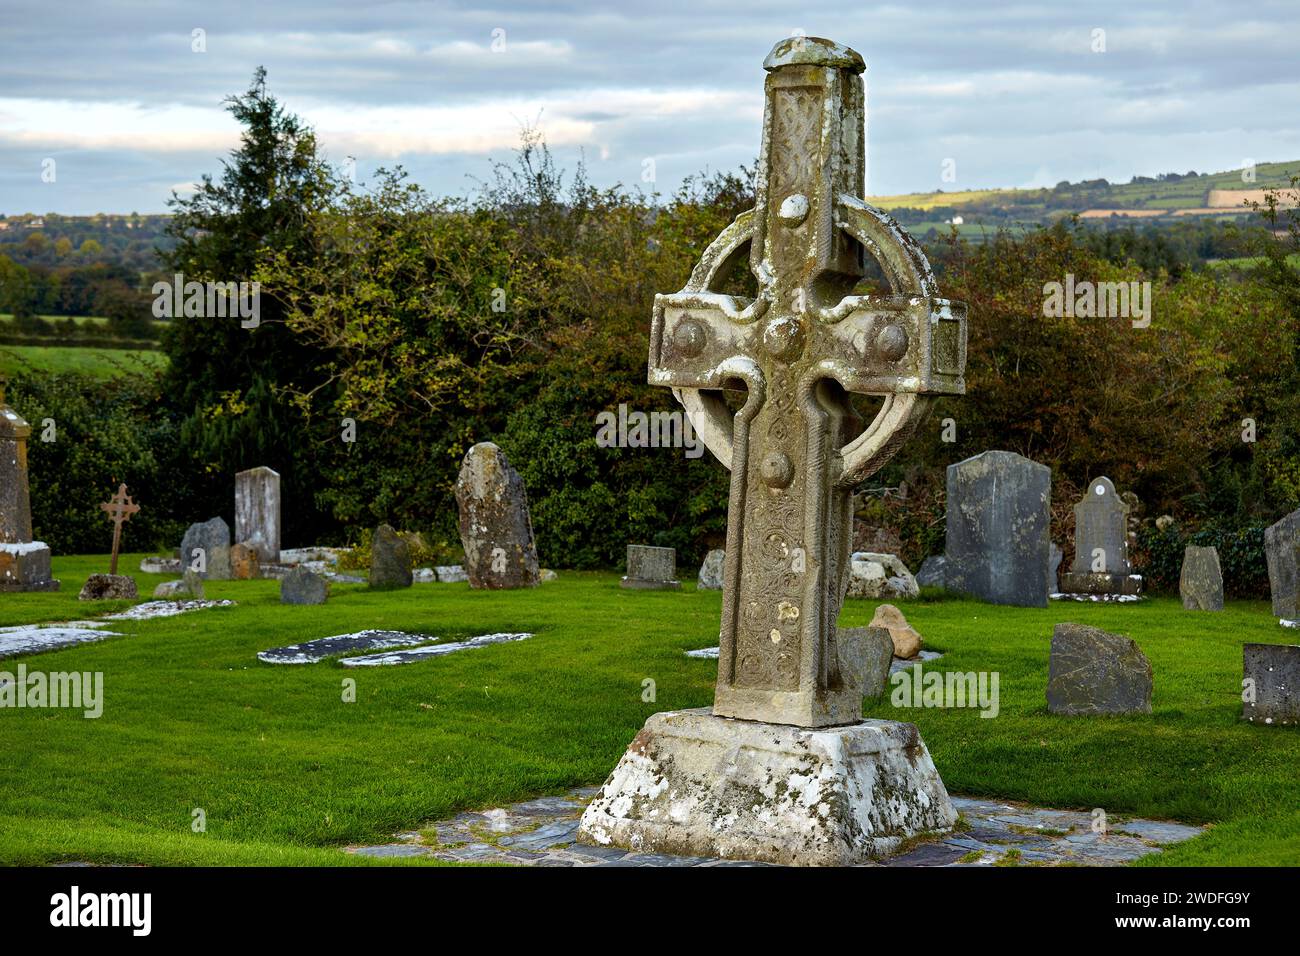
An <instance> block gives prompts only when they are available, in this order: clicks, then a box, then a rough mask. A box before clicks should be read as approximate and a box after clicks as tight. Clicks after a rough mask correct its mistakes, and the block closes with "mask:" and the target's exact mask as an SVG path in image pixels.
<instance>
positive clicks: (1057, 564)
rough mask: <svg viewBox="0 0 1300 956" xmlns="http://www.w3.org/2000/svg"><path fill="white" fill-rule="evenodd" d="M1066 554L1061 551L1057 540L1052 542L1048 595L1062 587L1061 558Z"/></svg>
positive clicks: (1048, 569) (1049, 555)
mask: <svg viewBox="0 0 1300 956" xmlns="http://www.w3.org/2000/svg"><path fill="white" fill-rule="evenodd" d="M1064 557H1065V555H1064V554H1063V553H1062V552H1061V549H1060V547H1059V546H1058V545H1057V543H1056V542H1055V541H1053V542H1052V543H1051V550H1050V551H1048V554H1047V593H1048V595H1049V596H1050V595H1053V594H1056V593H1057V591H1058V590H1059V589H1060V586H1061V581H1060V571H1061V560H1062V559H1063V558H1064Z"/></svg>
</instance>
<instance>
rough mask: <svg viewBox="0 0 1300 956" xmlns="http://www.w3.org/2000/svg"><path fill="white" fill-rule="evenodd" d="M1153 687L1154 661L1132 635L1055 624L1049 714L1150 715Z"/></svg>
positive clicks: (1048, 695)
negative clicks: (1151, 660) (1140, 647)
mask: <svg viewBox="0 0 1300 956" xmlns="http://www.w3.org/2000/svg"><path fill="white" fill-rule="evenodd" d="M1151 686H1152V678H1151V663H1150V662H1149V661H1148V660H1147V658H1146V655H1145V654H1143V653H1142V651H1141V650H1140V649H1139V648H1138V646H1137V644H1136V643H1134V642H1133V641H1132V640H1131V639H1130V638H1127V637H1123V636H1121V635H1119V634H1110V633H1108V632H1106V631H1103V630H1101V629H1100V628H1096V627H1088V626H1087V625H1084V624H1069V623H1066V624H1058V625H1056V628H1055V629H1054V630H1053V632H1052V653H1051V659H1050V661H1049V664H1048V677H1047V709H1048V711H1050V712H1051V713H1053V714H1149V713H1151Z"/></svg>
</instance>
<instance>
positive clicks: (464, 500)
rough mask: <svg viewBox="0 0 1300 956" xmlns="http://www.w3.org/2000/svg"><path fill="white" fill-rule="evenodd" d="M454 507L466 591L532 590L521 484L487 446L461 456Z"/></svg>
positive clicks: (531, 552)
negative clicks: (466, 575)
mask: <svg viewBox="0 0 1300 956" xmlns="http://www.w3.org/2000/svg"><path fill="white" fill-rule="evenodd" d="M456 504H457V505H458V506H459V508H460V542H461V545H462V546H463V547H464V549H465V570H466V572H467V574H468V576H469V586H470V587H471V588H490V589H494V590H496V589H504V588H524V587H534V586H535V585H536V584H537V571H538V565H537V545H536V544H535V543H534V540H533V522H532V518H531V517H530V516H529V514H528V495H527V494H526V493H525V491H524V480H523V479H522V478H520V477H519V472H517V471H515V469H514V468H512V467H511V465H510V461H509V459H507V458H506V455H505V452H503V451H502V450H501V449H500V448H498V447H497V446H496V445H494V444H493V443H492V442H479V443H478V444H477V445H475V446H474V447H472V448H471V449H470V450H469V451H468V452H466V453H465V460H464V462H463V463H462V464H461V467H460V475H459V477H458V478H457V479H456Z"/></svg>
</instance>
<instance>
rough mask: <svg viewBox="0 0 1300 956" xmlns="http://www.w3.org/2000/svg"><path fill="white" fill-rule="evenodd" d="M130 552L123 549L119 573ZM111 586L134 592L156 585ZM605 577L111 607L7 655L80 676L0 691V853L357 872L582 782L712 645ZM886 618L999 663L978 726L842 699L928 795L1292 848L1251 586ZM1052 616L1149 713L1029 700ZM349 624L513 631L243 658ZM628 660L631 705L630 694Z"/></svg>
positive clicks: (71, 579)
mask: <svg viewBox="0 0 1300 956" xmlns="http://www.w3.org/2000/svg"><path fill="white" fill-rule="evenodd" d="M139 557H140V556H138V555H135V556H129V557H124V558H123V568H124V569H133V568H136V567H138V564H139ZM106 564H107V561H106V559H104V558H85V557H74V558H56V559H55V573H56V575H57V576H59V577H61V578H62V579H63V590H62V591H61V592H59V593H57V594H21V595H15V594H5V595H0V626H6V625H11V624H18V623H25V622H29V621H36V620H69V619H77V618H84V617H85V616H87V614H88V613H90V611H91V607H89V606H87V605H85V604H82V603H79V602H78V601H77V600H76V594H77V590H78V589H79V588H80V586H81V583H82V581H83V580H84V579H85V577H86V575H87V574H89V573H90V572H92V571H96V570H105V569H106ZM136 579H137V581H138V582H139V583H140V585H141V592H142V593H143V594H146V595H147V594H148V593H149V592H150V591H151V590H152V588H153V586H154V585H155V584H156V583H157V581H159V580H162V578H160V577H155V576H150V575H142V574H136ZM617 582H618V577H617V575H616V574H613V573H602V574H581V573H576V572H561V578H560V580H559V581H556V582H553V583H548V584H545V585H542V586H541V587H540V588H538V589H535V590H529V591H514V592H476V591H471V590H470V589H469V588H468V586H467V585H464V584H455V585H416V586H415V587H413V588H410V589H407V590H403V591H398V592H387V593H371V592H369V591H368V590H367V589H366V588H365V587H364V586H361V585H351V586H348V585H344V586H339V585H335V586H334V589H333V592H332V595H331V598H330V601H329V603H328V604H327V605H324V606H321V607H283V606H281V605H280V604H279V603H278V599H277V594H278V591H277V585H276V583H275V582H273V581H253V582H241V581H233V582H210V583H209V585H208V594H209V596H210V597H217V598H232V599H234V600H236V601H238V602H239V606H238V607H234V608H225V609H214V610H208V611H201V612H196V613H192V614H187V615H182V616H179V617H175V618H169V619H163V620H157V621H148V622H118V623H117V624H116V625H115V627H114V629H116V630H119V631H121V632H122V633H123V634H124V635H125V636H124V637H120V638H111V639H109V640H106V641H103V642H100V643H97V644H91V645H86V646H82V647H79V648H71V649H67V650H63V651H58V652H55V653H51V654H44V655H38V656H33V657H28V658H25V659H23V662H24V663H26V664H27V666H28V667H30V668H33V669H41V670H46V671H67V670H78V671H101V672H103V674H104V683H105V703H104V713H103V716H102V717H100V718H99V719H98V720H87V719H84V718H83V717H82V716H81V714H80V712H79V711H78V712H71V711H59V710H43V711H42V710H0V778H2V779H3V780H4V785H3V787H0V862H4V863H10V864H13V863H29V864H33V863H44V862H49V861H54V860H69V859H71V860H97V861H118V862H141V863H150V864H217V865H221V864H245V863H261V864H299V863H313V864H319V863H345V864H357V863H362V862H366V861H362V860H358V859H357V858H356V857H352V856H348V855H345V854H343V853H341V852H339V850H338V848H339V847H341V846H343V845H345V844H347V843H351V842H361V841H384V840H387V839H389V838H390V835H391V834H393V833H395V832H397V831H399V830H405V829H411V828H414V827H417V826H419V825H420V824H422V823H425V822H429V821H432V820H435V819H438V818H441V817H445V816H448V815H450V814H453V813H455V812H456V811H458V810H462V809H472V808H484V807H489V806H494V805H500V804H503V803H506V802H509V801H514V800H520V799H524V798H527V797H530V796H536V795H540V794H555V793H560V792H562V791H563V790H565V789H566V788H568V787H572V786H575V785H580V784H596V783H599V782H600V781H601V780H603V779H604V777H605V776H606V774H608V772H609V771H610V769H611V768H612V767H613V766H614V763H615V761H616V760H617V759H618V758H619V756H620V755H621V754H622V753H623V750H624V749H625V748H626V746H627V744H628V742H629V741H630V740H631V739H632V737H633V736H634V735H635V734H636V732H637V730H639V729H640V727H641V725H642V723H643V722H644V720H645V718H646V717H647V716H649V715H650V714H651V713H653V712H655V711H657V710H664V709H672V708H681V707H698V706H703V705H707V704H708V703H709V702H710V699H711V694H712V681H713V677H714V673H715V669H716V664H715V662H712V661H703V660H693V659H688V658H686V657H684V656H683V654H682V652H683V651H685V650H688V649H691V648H696V647H704V646H707V645H710V644H714V643H716V636H717V626H718V613H719V604H720V597H719V595H718V594H717V593H716V592H696V591H695V590H694V588H693V586H692V585H690V584H687V585H686V589H685V590H684V591H683V592H653V591H625V590H622V589H620V588H619V587H618V585H617ZM108 607H109V606H97V607H96V608H95V610H96V611H100V610H107V608H108ZM873 608H874V605H873V603H872V602H863V601H854V602H849V604H848V607H847V610H846V612H845V614H844V621H843V623H845V624H849V625H858V624H865V623H867V622H868V621H869V619H870V617H871V613H872V611H873ZM904 611H905V613H906V614H907V615H908V618H909V620H911V621H912V623H913V624H915V625H916V627H917V628H918V630H920V631H921V633H922V634H923V635H925V637H926V640H927V643H928V645H929V646H930V647H932V648H934V649H938V650H942V651H944V652H945V656H944V658H943V659H942V660H940V661H936V662H934V664H932V665H929V666H931V667H935V666H939V667H942V668H943V669H954V670H962V671H967V670H973V671H979V670H990V671H997V672H999V674H1000V675H1001V676H1000V682H1001V686H1000V690H1001V713H1000V715H999V716H998V717H997V718H995V719H982V718H980V717H979V714H978V711H976V710H973V709H972V710H949V711H943V710H935V709H928V710H907V711H901V710H896V709H894V708H892V707H891V706H890V705H889V703H888V700H887V698H886V699H883V700H880V701H876V702H872V703H870V705H869V707H868V714H869V715H870V716H879V717H891V718H896V719H897V718H902V719H908V720H913V721H915V722H916V723H917V724H918V726H919V727H920V729H921V732H922V734H923V736H924V738H925V741H926V743H927V744H928V745H929V748H930V751H931V753H932V754H933V756H934V760H935V763H936V764H937V765H938V768H939V771H940V773H941V774H942V776H943V779H944V782H945V783H946V784H947V785H948V787H949V789H950V790H952V791H953V792H955V793H963V794H972V795H989V796H998V797H1003V798H1008V799H1015V800H1025V801H1030V802H1033V803H1037V804H1041V805H1046V806H1052V807H1072V808H1078V809H1084V810H1090V809H1092V808H1094V807H1103V808H1105V809H1106V811H1107V812H1108V814H1110V817H1111V820H1112V822H1114V821H1115V820H1116V819H1122V818H1123V817H1124V816H1126V815H1141V816H1145V817H1154V818H1164V819H1178V820H1182V821H1186V822H1193V823H1205V822H1211V823H1214V824H1215V826H1214V827H1213V828H1212V829H1211V831H1210V832H1209V833H1208V834H1207V835H1205V836H1203V837H1200V838H1198V839H1196V840H1194V841H1191V842H1190V843H1188V844H1184V845H1182V846H1181V847H1179V848H1176V849H1174V850H1172V851H1169V852H1166V853H1164V854H1160V855H1158V856H1156V857H1155V858H1154V859H1153V861H1152V862H1154V863H1155V864H1157V865H1159V864H1196V865H1199V864H1228V865H1244V864H1263V863H1272V864H1292V865H1295V864H1300V770H1298V768H1300V731H1297V730H1295V729H1278V728H1266V727H1256V726H1250V725H1246V724H1243V723H1242V722H1241V721H1240V719H1239V715H1240V712H1241V702H1240V698H1239V688H1240V681H1241V643H1242V642H1243V641H1276V642H1283V641H1284V640H1285V639H1286V635H1285V634H1284V632H1282V631H1281V629H1280V628H1278V626H1277V623H1276V621H1275V620H1274V619H1273V618H1272V616H1271V615H1270V613H1269V609H1268V606H1267V605H1266V604H1264V603H1262V602H1235V603H1232V604H1231V605H1230V607H1229V610H1227V611H1225V612H1223V613H1221V614H1196V613H1191V612H1184V611H1183V610H1182V609H1181V607H1180V606H1179V605H1178V603H1177V602H1176V601H1173V600H1169V599H1157V600H1153V601H1149V602H1146V603H1144V604H1142V605H1140V606H1136V607H1131V606H1111V607H1107V606H1099V605H1082V604H1054V605H1053V606H1052V607H1050V608H1047V609H1044V610H1030V609H1020V608H997V607H991V606H987V605H982V604H978V603H975V602H967V601H955V600H949V601H920V602H912V603H910V604H907V605H905V606H904ZM1062 620H1077V621H1082V622H1086V623H1090V624H1095V625H1098V626H1100V627H1104V628H1107V629H1111V630H1117V631H1121V632H1123V633H1127V634H1129V635H1131V636H1132V637H1133V638H1135V639H1136V640H1137V642H1138V643H1139V645H1141V647H1142V649H1143V650H1144V651H1145V652H1146V653H1147V655H1148V656H1149V657H1150V658H1151V662H1152V666H1153V667H1154V670H1155V682H1156V683H1155V703H1154V713H1153V714H1151V715H1150V716H1144V717H1124V718H1064V717H1054V716H1050V715H1048V714H1047V713H1046V710H1045V706H1044V687H1045V683H1046V679H1047V660H1048V646H1049V640H1050V635H1051V628H1052V624H1053V623H1054V622H1057V621H1062ZM366 627H378V628H394V629H402V630H409V631H422V632H427V633H432V634H437V635H440V636H446V637H457V636H464V635H469V634H479V633H485V632H488V631H494V630H531V631H534V632H536V637H535V638H533V639H532V640H530V641H525V642H523V643H518V644H510V645H501V646H495V647H489V648H486V649H483V650H476V651H468V652H465V653H461V654H454V655H450V656H447V657H444V658H441V659H434V660H429V661H424V662H421V663H418V664H411V665H406V666H402V667H394V668H376V669H374V670H344V669H342V668H340V667H338V666H337V665H334V664H318V665H313V666H306V667H282V666H281V667H277V666H272V665H266V664H262V663H260V662H259V661H258V660H257V659H256V657H255V655H256V652H257V651H259V650H262V649H265V648H268V647H273V646H276V645H280V644H286V643H293V642H296V641H302V640H306V639H309V638H313V637H321V636H325V635H329V634H337V633H342V632H344V631H349V630H360V629H362V628H366ZM17 664H18V661H16V660H9V661H6V662H4V663H3V664H0V670H13V669H14V668H15V667H16V666H17ZM344 678H355V679H356V682H357V688H356V689H357V701H356V703H350V704H349V703H343V702H342V700H341V690H342V681H343V680H344ZM646 678H650V679H653V680H654V682H655V686H656V690H657V699H656V700H655V701H654V702H644V701H643V700H642V693H643V685H642V682H643V681H644V680H645V679H646ZM194 808H203V810H204V811H206V816H207V832H206V833H201V834H195V833H192V832H191V829H190V824H191V812H192V811H193V809H194ZM385 862H386V861H385ZM402 862H403V863H405V862H408V861H402ZM414 865H418V863H417V864H414Z"/></svg>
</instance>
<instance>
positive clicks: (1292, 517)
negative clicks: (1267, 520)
mask: <svg viewBox="0 0 1300 956" xmlns="http://www.w3.org/2000/svg"><path fill="white" fill-rule="evenodd" d="M1297 530H1300V510H1297V511H1293V512H1291V513H1290V514H1289V515H1287V516H1286V517H1285V518H1283V519H1282V520H1281V521H1279V522H1277V524H1274V525H1270V526H1269V527H1268V528H1265V529H1264V557H1265V559H1266V560H1267V561H1268V587H1269V591H1270V592H1271V594H1272V597H1273V616H1274V617H1280V618H1286V619H1288V620H1295V619H1296V618H1297V617H1300V610H1298V609H1297V601H1296V543H1297V536H1296V531H1297Z"/></svg>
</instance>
